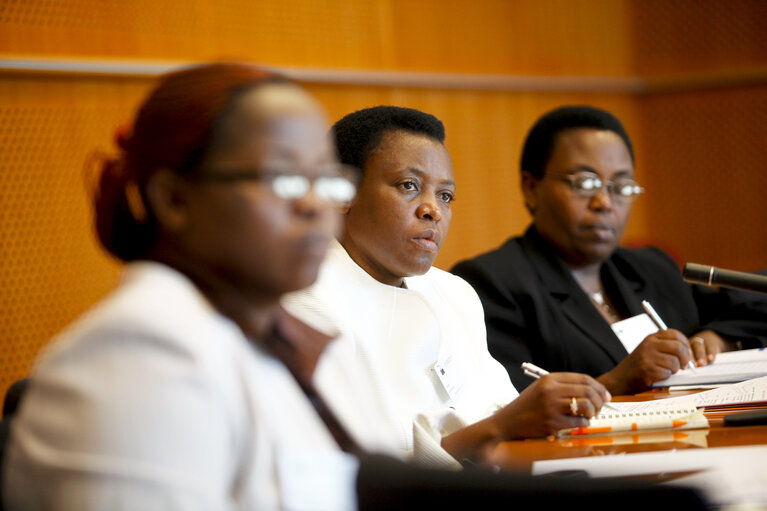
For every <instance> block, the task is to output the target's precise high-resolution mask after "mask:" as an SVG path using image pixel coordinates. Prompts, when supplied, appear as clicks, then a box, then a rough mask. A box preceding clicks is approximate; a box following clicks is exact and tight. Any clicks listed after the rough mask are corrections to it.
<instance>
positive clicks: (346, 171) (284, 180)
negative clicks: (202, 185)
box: [189, 164, 359, 204]
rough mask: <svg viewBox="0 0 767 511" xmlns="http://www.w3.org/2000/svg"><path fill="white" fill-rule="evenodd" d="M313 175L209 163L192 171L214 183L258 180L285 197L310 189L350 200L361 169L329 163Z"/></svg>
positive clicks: (293, 197)
mask: <svg viewBox="0 0 767 511" xmlns="http://www.w3.org/2000/svg"><path fill="white" fill-rule="evenodd" d="M314 174H316V175H317V177H314V178H311V177H308V176H306V175H304V174H299V173H297V172H296V171H295V170H289V169H256V168H253V167H250V168H224V167H221V168H215V167H207V168H204V169H201V170H198V171H196V172H194V173H192V174H190V175H189V177H190V178H191V179H196V180H201V181H209V182H214V183H236V182H239V181H258V182H259V183H262V184H264V185H266V186H268V187H269V188H270V189H271V191H272V193H274V195H276V196H277V197H279V198H281V199H284V200H298V199H302V198H304V197H306V195H307V194H308V193H309V191H310V190H311V191H313V192H314V195H315V196H316V197H317V198H318V199H320V200H323V201H326V202H332V203H339V204H343V203H347V202H349V201H351V200H352V199H353V198H354V196H355V195H357V182H358V180H359V177H358V176H359V170H357V169H356V168H355V167H351V166H349V165H337V164H328V165H321V166H319V167H317V168H316V169H314Z"/></svg>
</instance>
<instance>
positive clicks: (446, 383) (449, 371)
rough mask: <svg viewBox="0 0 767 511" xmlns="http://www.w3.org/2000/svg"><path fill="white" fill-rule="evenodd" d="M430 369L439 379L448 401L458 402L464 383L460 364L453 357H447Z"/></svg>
mask: <svg viewBox="0 0 767 511" xmlns="http://www.w3.org/2000/svg"><path fill="white" fill-rule="evenodd" d="M431 369H432V371H434V372H435V374H436V375H437V378H439V381H440V382H441V383H442V387H443V388H444V389H445V392H447V395H448V396H450V399H451V400H452V401H453V402H456V401H458V399H459V398H460V396H461V391H462V390H463V383H464V381H465V380H464V375H463V370H462V368H461V364H460V363H459V362H458V361H457V360H456V359H455V358H454V357H453V355H448V356H446V357H445V358H443V359H442V360H438V361H437V362H436V363H435V364H434V365H433V366H432V368H431Z"/></svg>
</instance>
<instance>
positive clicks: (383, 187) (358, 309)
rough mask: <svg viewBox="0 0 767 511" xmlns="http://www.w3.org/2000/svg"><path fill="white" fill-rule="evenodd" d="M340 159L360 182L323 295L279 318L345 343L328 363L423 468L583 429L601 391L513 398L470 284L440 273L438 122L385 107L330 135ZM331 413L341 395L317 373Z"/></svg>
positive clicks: (442, 153)
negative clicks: (346, 373) (350, 369)
mask: <svg viewBox="0 0 767 511" xmlns="http://www.w3.org/2000/svg"><path fill="white" fill-rule="evenodd" d="M333 134H334V136H335V139H336V145H337V147H338V152H339V157H340V159H341V161H342V162H343V163H345V164H349V165H354V166H356V167H358V168H361V169H362V170H363V178H362V182H361V184H360V189H359V193H358V195H357V197H356V198H355V200H354V201H353V202H352V203H351V204H350V205H349V206H348V207H347V208H346V209H345V215H344V223H343V233H342V235H341V237H340V243H336V244H333V246H332V247H331V249H330V251H329V255H328V259H327V260H326V261H325V263H323V266H322V269H321V271H320V276H319V279H318V281H317V283H316V284H315V285H313V286H312V287H311V288H309V289H308V290H304V291H301V292H299V293H294V294H292V295H289V296H288V297H287V298H286V299H285V300H283V304H284V305H285V306H286V307H287V308H288V309H289V310H290V311H291V312H292V313H293V314H295V315H297V316H298V317H301V318H302V319H303V320H305V321H307V322H310V323H311V324H313V325H315V326H316V327H317V328H324V329H326V330H334V329H337V330H338V331H340V333H341V338H340V339H339V341H338V342H336V343H334V345H333V346H332V347H331V349H330V351H329V353H328V355H329V358H332V357H333V355H334V354H335V355H337V356H341V354H342V353H346V354H348V355H350V356H353V357H356V360H357V364H358V369H359V376H358V379H357V381H358V382H360V384H367V383H372V385H373V386H374V387H375V389H376V394H375V397H376V403H377V405H378V406H379V408H380V409H381V410H382V411H383V414H384V415H385V417H386V425H387V428H388V429H389V430H390V431H391V434H392V437H393V438H394V440H395V441H396V442H397V443H398V444H399V445H400V446H401V448H402V449H403V450H404V451H406V452H408V451H412V454H413V456H415V458H416V459H417V460H419V461H423V462H425V463H429V464H433V463H444V464H446V465H450V464H456V463H457V462H456V460H461V461H463V460H465V459H468V460H471V461H473V462H483V461H485V460H486V459H487V455H488V453H489V452H490V451H491V450H492V448H493V447H494V446H495V445H496V444H497V443H498V442H500V441H503V440H509V439H517V438H525V437H533V436H545V435H548V434H552V433H554V432H556V431H557V430H559V429H563V428H569V427H577V426H579V425H583V424H586V423H587V419H586V418H587V417H591V416H593V415H595V414H596V413H597V412H598V411H599V409H600V407H601V406H602V404H603V402H604V401H607V400H609V399H610V397H609V394H608V393H607V392H605V389H604V387H603V386H602V385H601V384H599V383H598V382H596V381H594V380H593V379H592V378H590V377H587V376H584V375H578V374H557V375H550V376H547V377H545V378H542V379H541V380H540V381H538V382H536V383H535V384H533V385H531V387H530V388H529V389H528V390H527V391H525V392H523V393H522V394H521V395H519V396H518V394H517V392H516V390H515V389H514V387H513V386H512V385H511V382H510V381H509V377H508V375H507V374H506V372H505V371H504V369H503V367H502V366H500V365H499V364H498V363H497V362H496V361H495V360H493V359H492V357H490V355H489V353H488V352H487V344H486V338H485V327H484V322H483V316H482V308H481V306H480V303H479V301H478V299H477V296H476V294H475V293H474V292H473V290H472V289H471V287H470V286H468V285H467V284H466V283H465V282H464V281H463V280H461V279H459V278H456V277H455V276H453V275H450V274H449V273H447V272H444V271H441V270H439V269H437V268H433V267H432V263H433V262H434V259H435V257H436V256H437V253H438V251H439V249H440V247H441V246H442V243H443V242H444V240H445V236H446V235H447V231H448V227H449V225H450V219H451V215H452V212H451V202H452V201H453V199H454V197H455V193H456V192H455V190H456V185H455V182H454V179H453V171H452V164H451V161H450V156H449V154H448V151H447V149H446V148H445V146H444V143H443V142H444V138H445V134H444V127H443V125H442V123H441V122H440V121H439V120H438V119H436V118H435V117H434V116H431V115H429V114H425V113H423V112H419V111H417V110H413V109H408V108H399V107H392V106H379V107H374V108H368V109H364V110H360V111H358V112H354V113H352V114H349V115H347V116H346V117H344V118H343V119H341V120H340V121H338V122H337V123H336V124H335V125H334V126H333ZM315 381H316V384H317V386H318V387H319V388H320V389H321V390H323V394H324V395H326V396H327V397H328V399H329V400H330V401H331V402H332V403H334V404H335V403H337V402H340V401H343V396H344V391H345V389H344V388H342V387H339V386H338V385H335V384H334V382H333V378H332V375H329V374H327V373H326V372H324V371H322V370H318V371H317V373H316V375H315Z"/></svg>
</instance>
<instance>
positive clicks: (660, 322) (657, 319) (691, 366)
mask: <svg viewBox="0 0 767 511" xmlns="http://www.w3.org/2000/svg"><path fill="white" fill-rule="evenodd" d="M642 307H644V310H645V312H646V313H647V315H648V316H650V319H651V320H652V322H653V323H655V326H657V327H658V328H659V329H661V330H668V327H667V326H666V323H664V322H663V320H662V319H660V316H658V313H657V312H655V309H654V308H653V306H652V305H650V302H648V301H647V300H642ZM690 349H692V348H690ZM687 368H688V369H689V370H690V371H692V372H693V373H694V372H695V364H693V363H692V360H690V361H689V362H687Z"/></svg>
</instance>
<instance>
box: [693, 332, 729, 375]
mask: <svg viewBox="0 0 767 511" xmlns="http://www.w3.org/2000/svg"><path fill="white" fill-rule="evenodd" d="M690 346H692V352H693V354H694V357H695V363H696V365H698V366H705V365H708V364H710V363H711V362H713V361H714V359H715V358H716V356H717V355H718V354H719V353H722V352H723V351H733V350H735V349H737V348H736V346H735V343H731V342H729V341H727V340H726V339H724V338H723V337H721V336H720V335H719V334H717V333H716V332H714V331H713V330H703V331H701V332H698V333H697V334H695V335H693V336H691V337H690Z"/></svg>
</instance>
